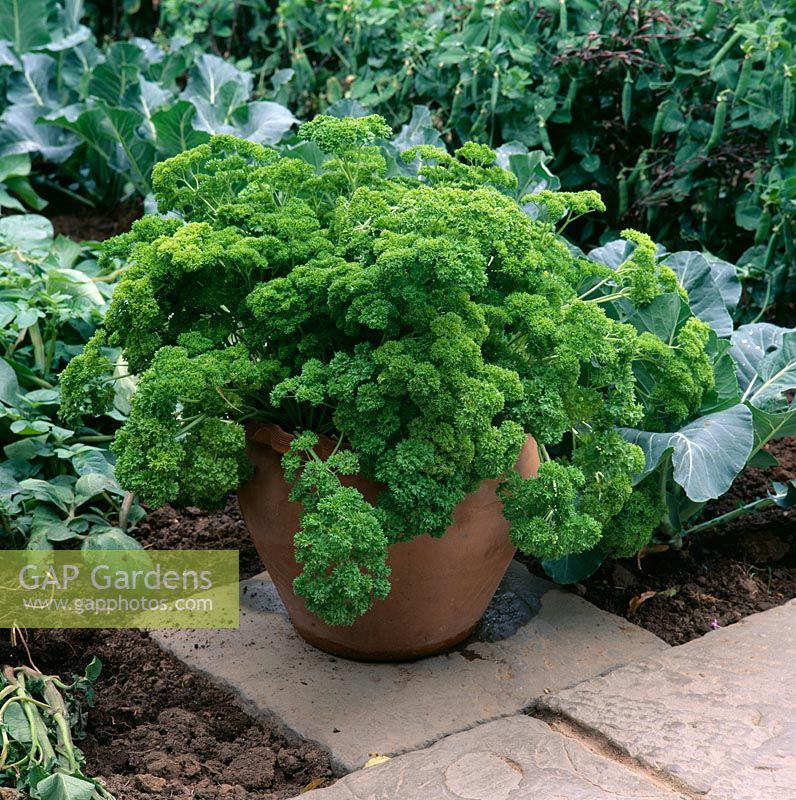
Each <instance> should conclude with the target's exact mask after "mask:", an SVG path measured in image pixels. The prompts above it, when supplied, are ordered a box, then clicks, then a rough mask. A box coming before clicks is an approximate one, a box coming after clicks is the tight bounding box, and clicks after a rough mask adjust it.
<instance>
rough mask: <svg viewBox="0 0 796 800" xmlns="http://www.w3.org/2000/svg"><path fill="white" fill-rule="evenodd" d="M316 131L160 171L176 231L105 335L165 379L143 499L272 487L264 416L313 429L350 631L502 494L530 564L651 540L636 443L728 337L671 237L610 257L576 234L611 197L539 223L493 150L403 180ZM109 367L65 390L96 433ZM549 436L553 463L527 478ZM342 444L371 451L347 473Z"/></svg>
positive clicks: (433, 154)
mask: <svg viewBox="0 0 796 800" xmlns="http://www.w3.org/2000/svg"><path fill="white" fill-rule="evenodd" d="M300 135H301V136H302V138H303V139H304V140H305V143H304V144H302V145H301V146H299V147H296V148H293V149H291V150H286V151H284V152H282V153H279V152H277V151H276V150H274V149H269V148H266V147H263V146H260V145H257V144H253V143H251V142H246V141H242V140H238V139H235V138H232V137H229V136H217V137H214V138H213V139H212V140H211V141H210V142H208V143H207V144H203V145H201V146H199V147H196V148H194V149H192V150H189V151H187V152H185V153H183V154H181V155H179V156H177V157H175V158H171V159H169V160H168V161H166V162H164V163H162V164H159V165H157V166H156V167H155V170H154V173H153V185H154V189H155V193H156V196H157V199H158V207H159V210H160V212H161V213H163V214H165V213H167V212H171V213H170V215H169V217H155V216H149V217H145V218H144V219H142V220H140V221H138V222H137V223H135V225H134V226H133V230H132V231H131V232H130V233H127V234H123V235H121V236H118V237H116V238H115V239H112V240H111V241H110V242H109V244H108V245H107V247H106V250H105V253H104V258H105V259H106V261H108V262H112V263H113V266H114V267H115V268H121V269H123V270H124V276H123V278H122V280H121V283H120V284H119V288H118V289H117V291H116V294H115V296H114V298H113V303H112V305H111V307H110V311H109V313H108V315H107V318H106V321H105V326H104V329H103V330H102V331H101V332H99V333H98V334H97V337H98V338H97V341H100V340H102V341H103V342H104V343H105V344H107V345H108V346H110V347H120V348H122V350H123V353H124V356H125V358H126V360H127V363H128V365H129V368H130V369H131V370H132V371H133V372H134V373H137V374H138V376H139V381H138V388H137V391H136V394H135V396H134V398H133V402H132V411H131V414H130V418H129V420H128V421H127V422H126V423H125V425H124V426H123V427H122V429H121V430H120V432H119V433H118V435H117V437H116V441H115V444H114V450H115V452H116V454H117V474H118V477H119V480H120V482H121V483H122V485H123V486H125V487H126V488H128V489H130V490H132V491H134V492H136V493H137V494H138V495H139V496H140V498H141V500H142V501H143V502H144V503H146V504H149V505H160V504H163V503H166V502H169V501H177V502H181V503H192V504H199V505H204V506H208V505H211V504H213V503H219V502H222V501H223V500H224V498H225V496H226V495H227V493H228V492H230V491H232V490H234V489H235V488H236V487H237V485H238V484H239V482H240V481H241V480H242V479H244V478H245V477H246V476H247V474H248V464H247V461H246V458H245V455H244V442H245V425H246V423H247V422H248V421H252V420H262V421H274V422H277V423H278V424H280V425H281V426H282V427H283V428H285V429H286V430H288V431H290V432H292V433H295V434H296V439H295V441H294V443H293V447H292V448H291V450H290V452H289V453H288V454H287V455H286V456H285V457H284V468H285V474H286V477H287V478H288V480H291V481H295V483H294V484H293V495H292V496H293V499H294V500H297V501H300V502H301V503H302V504H303V507H304V515H303V519H302V525H301V530H300V531H299V533H298V534H297V535H296V539H295V545H296V557H297V560H298V561H299V563H301V564H302V565H303V572H302V574H301V575H300V576H299V577H298V578H297V579H296V581H295V589H296V591H297V592H298V593H299V594H301V595H302V596H303V597H304V598H305V600H306V603H307V606H308V607H309V608H310V609H311V610H312V611H313V612H314V613H316V614H317V615H318V616H320V617H321V618H322V619H324V620H325V621H326V622H328V623H331V624H338V625H345V624H350V623H351V622H353V620H354V619H356V617H358V616H359V615H360V614H362V613H363V612H365V611H366V610H367V609H368V608H369V607H370V606H371V604H372V603H373V601H374V599H376V598H380V597H384V596H385V595H386V594H387V593H388V592H389V582H388V577H389V571H388V569H387V567H386V565H385V560H386V556H387V548H388V546H389V545H390V544H391V543H393V542H396V541H398V540H402V539H406V538H410V537H412V536H415V535H418V534H421V533H429V534H431V535H432V536H441V535H442V534H443V533H444V531H445V529H446V527H447V526H448V525H449V524H450V521H451V514H452V511H453V509H454V507H455V506H456V505H457V504H458V503H459V502H460V501H461V500H462V499H463V498H464V497H465V495H467V494H468V493H469V492H472V491H473V490H474V489H475V488H476V487H477V486H478V484H479V482H481V481H482V480H484V479H487V478H500V479H501V481H502V483H501V488H500V493H501V495H502V498H503V501H504V506H505V514H506V517H507V518H508V520H509V521H510V524H511V537H512V539H513V541H514V542H515V543H516V544H517V546H518V547H519V548H520V549H521V550H523V551H524V552H526V553H531V554H534V555H537V556H538V557H540V558H543V559H554V558H558V557H561V556H564V555H567V554H571V553H578V552H582V551H585V550H588V549H589V548H591V547H593V546H594V545H595V544H596V543H598V542H600V541H604V542H605V543H606V544H607V546H608V547H609V548H610V550H611V552H613V553H617V554H624V553H630V552H634V551H635V550H637V549H638V548H639V547H640V546H642V545H643V544H644V543H645V542H646V541H647V540H648V539H649V536H650V533H651V531H652V529H653V528H654V527H655V525H656V521H657V520H659V519H660V517H661V515H662V513H663V511H664V509H662V508H660V507H659V505H658V504H657V501H656V499H655V497H656V496H655V495H654V494H653V493H644V492H643V491H642V492H634V489H633V486H632V480H631V476H632V475H633V474H634V473H636V472H638V471H639V470H640V469H641V467H642V466H643V463H644V457H643V455H642V451H641V449H640V448H639V447H637V446H636V445H635V444H632V443H630V442H628V441H626V440H625V439H624V438H623V437H622V436H621V435H619V434H618V433H617V432H616V430H615V428H616V427H617V426H627V427H641V426H645V427H647V428H649V429H652V430H664V429H666V428H667V426H669V425H671V424H676V423H677V422H679V421H681V420H682V419H684V418H685V417H686V416H687V415H688V414H689V413H690V412H691V411H692V410H693V409H694V408H695V407H696V406H698V405H699V403H700V402H701V398H702V395H703V394H704V393H705V392H706V391H708V390H709V389H710V387H711V385H712V384H711V382H712V371H711V362H710V356H709V354H708V347H707V345H708V339H709V329H708V327H707V326H706V325H705V324H704V323H702V322H700V321H699V320H697V319H696V318H695V317H693V316H692V315H691V314H690V311H689V310H688V307H687V305H686V303H685V300H684V292H683V291H682V289H680V288H679V286H678V284H677V279H676V277H675V274H674V272H672V270H670V269H669V268H668V267H666V266H664V265H661V264H660V263H658V261H657V259H656V258H655V246H654V244H653V243H652V242H651V240H650V239H649V238H648V237H647V236H645V235H644V234H642V233H638V232H636V231H626V232H625V234H624V236H625V238H626V239H627V241H628V249H629V255H628V257H627V258H626V259H625V260H624V262H623V263H622V264H621V265H620V266H619V267H618V268H612V267H609V266H606V265H603V264H600V263H597V262H595V261H593V260H589V259H587V258H585V257H584V256H582V255H581V254H580V253H579V251H577V250H576V249H575V248H573V247H572V246H570V245H569V244H567V242H566V241H565V240H564V239H563V238H562V237H561V235H560V234H559V233H558V229H559V228H560V226H561V225H563V224H566V222H567V221H568V220H570V219H571V218H574V217H576V216H578V215H581V214H585V213H589V212H593V211H601V210H603V204H602V202H601V200H600V197H599V196H598V195H597V194H596V193H595V192H582V193H549V192H542V193H540V194H536V195H533V196H532V197H530V198H524V201H525V202H526V203H527V202H531V203H532V204H533V206H534V209H535V211H534V213H533V214H532V215H529V214H527V213H525V211H524V210H523V208H522V207H521V206H520V205H519V204H518V202H517V201H516V199H514V194H515V192H516V179H515V177H514V175H512V174H511V173H510V172H507V171H504V170H503V169H501V168H500V167H498V166H497V164H496V158H495V154H494V153H493V152H492V151H491V150H490V149H489V148H488V147H486V146H484V145H477V144H472V143H469V144H466V145H464V146H463V147H461V148H460V149H458V150H457V151H456V152H455V153H454V154H452V155H451V154H449V153H447V152H446V151H444V150H442V149H439V148H436V147H432V146H425V145H424V146H419V147H414V148H411V149H409V150H407V151H406V152H404V153H403V154H402V155H403V162H401V163H396V161H395V160H394V157H393V156H392V155H391V154H394V153H395V150H394V148H391V147H389V146H388V145H387V143H386V141H385V140H388V139H389V137H390V135H391V132H390V130H389V128H388V127H387V126H386V124H385V122H384V120H383V119H382V118H380V117H378V116H375V115H374V116H369V117H362V118H358V119H337V118H333V117H327V116H320V117H317V118H316V119H314V120H313V121H312V122H308V123H306V124H305V125H303V126H302V128H301V131H300ZM305 159H306V160H305ZM661 297H663V298H668V299H669V300H673V301H675V302H677V303H682V306H683V313H682V320H681V322H680V324H679V326H678V328H677V331H676V334H675V335H674V336H673V337H671V338H669V339H666V340H663V339H660V338H657V337H656V336H654V335H653V334H652V333H650V332H649V331H648V330H646V329H645V328H644V325H643V324H642V323H640V322H639V321H638V319H636V316H637V314H638V313H639V310H643V309H644V308H645V307H647V306H649V305H650V304H651V303H652V302H653V301H656V300H657V299H658V298H661ZM100 352H101V351H100V350H99V347H98V346H96V345H94V346H91V347H89V348H87V350H86V354H85V356H82V357H78V358H75V359H74V360H73V361H72V363H71V364H70V367H69V369H68V370H67V372H66V374H65V376H64V378H63V381H62V390H63V395H64V409H66V411H67V416H68V417H70V418H72V419H76V418H78V417H79V416H80V415H81V413H83V412H87V413H88V412H90V413H96V412H97V408H98V407H99V406H101V405H102V403H104V402H106V400H107V397H108V392H107V389H106V388H105V385H104V381H105V380H107V379H109V378H110V373H111V365H109V364H102V363H101V359H100V358H98V357H97V354H98V353H100ZM527 434H531V435H532V436H533V437H534V438H535V439H536V441H537V443H538V446H539V452H540V455H541V459H542V462H543V463H542V465H541V468H540V470H539V476H538V478H537V479H530V480H523V479H522V478H521V477H520V475H519V474H518V473H517V472H516V471H515V470H514V469H513V465H514V463H515V461H516V459H517V456H518V454H519V451H520V449H521V447H522V446H523V443H524V442H525V439H526V435H527ZM318 435H324V436H328V437H331V438H332V439H334V440H336V441H337V442H338V443H340V444H342V443H345V444H346V445H347V447H339V448H338V449H337V451H336V452H335V454H334V455H333V456H332V457H330V458H328V459H327V460H325V461H324V460H322V459H321V458H320V457H319V456H318V455H317V453H316V452H315V444H316V442H317V436H318ZM354 472H359V473H361V474H363V475H365V476H366V477H368V478H370V479H372V480H374V481H378V482H381V483H383V484H384V485H385V489H384V490H383V491H382V492H381V494H380V496H379V499H378V503H377V504H376V505H372V504H371V503H369V502H367V501H366V500H365V498H364V497H363V496H362V495H361V494H360V493H359V492H358V491H357V490H355V489H352V488H350V487H345V486H343V485H341V483H340V480H339V477H340V476H341V475H346V474H351V473H354ZM624 517H629V518H630V519H629V521H628V522H627V523H626V522H624V521H623V522H622V524H621V525H620V524H616V520H618V519H623V518H624Z"/></svg>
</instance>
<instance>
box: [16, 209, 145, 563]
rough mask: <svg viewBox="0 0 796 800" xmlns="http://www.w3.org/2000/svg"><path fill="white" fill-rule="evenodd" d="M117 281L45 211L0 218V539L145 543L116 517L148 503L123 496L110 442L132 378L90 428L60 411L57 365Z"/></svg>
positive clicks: (101, 545)
mask: <svg viewBox="0 0 796 800" xmlns="http://www.w3.org/2000/svg"><path fill="white" fill-rule="evenodd" d="M111 280H112V276H110V277H109V276H107V275H101V274H100V270H99V268H98V266H97V262H96V261H95V260H94V259H93V258H91V254H90V253H87V252H86V251H84V250H83V248H81V247H80V246H79V245H77V244H76V243H75V242H73V241H71V240H69V239H67V238H65V237H63V236H58V237H56V238H53V230H52V225H51V224H50V222H49V221H48V220H46V219H45V218H44V217H39V216H35V215H17V216H13V217H4V218H2V219H0V447H2V451H3V454H4V460H0V547H7V548H18V547H30V548H36V549H46V548H51V547H53V546H55V545H58V544H61V543H63V542H73V541H80V543H81V546H82V547H83V548H84V549H114V548H117V547H124V548H136V547H138V544H137V543H136V542H135V541H134V540H133V539H131V538H130V537H129V536H127V535H125V534H124V533H123V531H122V530H121V529H120V528H119V527H118V526H117V523H119V522H120V516H121V518H122V519H121V524H122V526H123V527H125V524H124V520H125V518H126V520H127V522H128V523H129V524H131V525H134V523H135V521H136V520H137V519H139V518H140V515H141V509H140V508H139V507H137V506H133V507H129V500H128V501H127V503H125V499H124V498H125V493H124V492H123V491H122V489H121V488H120V487H119V485H118V483H117V482H116V479H115V477H114V472H113V459H112V456H111V454H110V453H109V451H108V450H107V449H106V446H107V442H108V441H110V440H111V439H112V438H113V435H112V432H113V430H114V429H115V428H116V427H118V423H119V421H121V420H123V419H124V416H123V415H122V413H120V410H119V409H122V410H126V403H127V400H128V398H129V390H130V386H129V381H126V380H125V379H124V378H119V379H118V380H116V381H115V385H116V386H117V387H118V388H117V390H115V391H113V392H112V395H113V399H114V401H115V408H114V409H113V410H112V411H111V412H110V415H109V416H108V417H105V418H104V419H96V420H92V421H91V423H90V425H91V426H90V427H81V428H79V429H70V428H65V427H63V426H62V425H60V424H58V422H57V419H56V415H57V413H58V408H59V404H60V390H59V388H58V374H59V373H60V371H61V370H62V369H63V367H64V366H65V365H66V364H67V362H68V361H69V360H70V358H72V357H73V356H74V355H76V354H77V353H79V352H81V351H82V349H83V345H84V343H85V342H86V341H87V340H88V339H89V338H90V337H91V335H92V333H93V332H94V329H95V327H96V326H97V325H98V324H99V322H100V321H101V319H102V315H103V313H104V311H105V308H106V307H107V303H108V300H109V297H110V294H111V287H112V283H111ZM109 355H110V356H113V354H112V353H110V354H109ZM103 445H104V446H103Z"/></svg>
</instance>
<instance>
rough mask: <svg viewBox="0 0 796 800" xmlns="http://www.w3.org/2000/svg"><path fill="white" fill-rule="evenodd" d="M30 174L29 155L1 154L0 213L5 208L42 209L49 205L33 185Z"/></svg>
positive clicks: (19, 209) (17, 209) (20, 209)
mask: <svg viewBox="0 0 796 800" xmlns="http://www.w3.org/2000/svg"><path fill="white" fill-rule="evenodd" d="M29 176H30V158H28V156H27V155H10V156H0V213H2V211H3V209H4V208H10V209H13V210H14V211H24V210H25V208H26V207H27V208H32V209H35V210H36V211H41V209H43V208H44V207H45V206H46V205H47V203H46V201H45V200H43V199H42V198H41V197H39V195H38V194H36V192H35V190H34V189H33V187H32V186H31V184H30V178H29Z"/></svg>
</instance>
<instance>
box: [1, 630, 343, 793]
mask: <svg viewBox="0 0 796 800" xmlns="http://www.w3.org/2000/svg"><path fill="white" fill-rule="evenodd" d="M28 647H29V649H30V651H31V654H32V656H33V659H34V661H35V662H36V665H37V666H38V667H39V668H40V669H42V670H43V671H45V672H50V671H51V672H53V673H59V674H61V675H68V674H69V673H70V672H82V671H83V668H84V667H85V665H86V663H87V662H88V661H89V660H90V659H91V657H92V656H93V655H96V656H97V657H98V658H99V659H100V660H101V661H102V662H103V666H104V669H103V674H102V676H101V677H100V680H99V682H98V685H97V700H96V702H97V705H96V708H94V709H93V710H91V711H90V712H89V725H88V738H87V739H85V740H83V741H82V742H79V743H78V746H79V747H81V749H82V750H83V752H84V754H85V756H86V758H87V760H88V765H89V768H90V770H91V772H92V774H94V775H98V776H102V777H103V778H104V779H105V781H106V783H107V786H108V789H109V790H110V791H111V792H112V793H113V794H115V795H116V796H117V797H118V798H119V800H144V798H170V800H187V799H188V798H202V800H264V799H265V798H269V800H270V798H283V797H293V796H294V795H296V794H298V793H299V792H300V791H301V790H302V789H303V788H304V787H305V786H307V785H308V784H312V785H313V786H316V785H321V784H323V783H324V782H325V780H326V779H328V778H330V777H331V770H330V767H329V759H328V756H327V755H326V753H325V752H324V751H323V750H321V749H320V748H319V747H317V746H315V745H312V744H308V743H306V742H301V741H298V742H288V741H287V740H286V739H285V738H284V736H282V735H281V734H280V733H279V731H278V729H277V727H276V725H274V724H268V723H264V722H259V721H256V720H254V719H252V718H251V717H249V716H248V715H247V714H246V713H244V712H243V711H242V710H241V709H240V708H238V707H237V706H236V705H235V704H234V702H233V699H232V696H231V695H230V694H228V693H226V692H224V691H222V690H220V689H218V688H216V687H214V686H212V685H211V684H210V683H209V682H208V681H207V680H206V679H205V678H203V677H202V676H200V675H198V674H196V673H193V672H191V671H190V670H188V669H186V668H185V667H184V666H183V665H182V664H181V663H180V662H179V661H177V660H176V659H175V658H173V657H171V656H169V655H166V654H165V653H163V652H162V651H161V650H160V648H159V647H158V646H157V645H156V644H155V643H154V642H153V641H151V639H150V638H149V636H148V634H147V633H146V632H145V631H131V630H115V631H106V630H96V631H94V630H78V631H35V632H30V634H29V640H28ZM25 661H26V654H25V652H24V650H23V649H22V648H17V649H12V648H11V647H10V646H9V644H8V643H7V641H0V663H24V662H25ZM0 794H2V793H1V792H0Z"/></svg>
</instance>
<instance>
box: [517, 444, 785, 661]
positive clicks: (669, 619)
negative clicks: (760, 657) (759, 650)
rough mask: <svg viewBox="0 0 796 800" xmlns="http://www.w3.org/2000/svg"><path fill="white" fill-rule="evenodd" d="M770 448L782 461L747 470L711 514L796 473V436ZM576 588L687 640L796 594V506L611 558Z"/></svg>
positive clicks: (670, 637)
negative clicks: (638, 554) (674, 544)
mask: <svg viewBox="0 0 796 800" xmlns="http://www.w3.org/2000/svg"><path fill="white" fill-rule="evenodd" d="M768 450H769V452H770V453H771V454H772V455H773V456H774V457H775V458H777V459H778V461H779V462H780V463H779V466H778V467H775V468H772V469H770V470H765V471H764V470H758V469H748V470H746V472H745V473H744V474H743V475H742V476H741V477H740V478H738V480H736V482H735V484H734V485H733V486H732V488H731V489H730V491H729V492H728V493H727V494H726V495H724V496H723V497H721V498H720V499H719V500H716V501H714V502H713V503H711V504H710V505H708V506H707V507H706V509H705V512H704V518H705V519H712V518H714V517H716V516H718V515H720V514H724V513H726V512H728V511H732V510H733V509H734V508H736V507H738V506H739V505H743V504H744V503H748V502H751V501H752V500H756V499H758V498H760V497H764V496H765V495H766V494H767V493H768V491H769V487H770V483H771V481H772V480H775V481H780V482H784V481H787V480H791V479H793V478H796V437H794V438H790V439H781V440H779V441H778V442H774V443H773V444H772V445H770V446H769V447H768ZM529 567H530V568H531V569H532V570H533V571H535V572H537V573H538V574H542V575H543V574H544V573H543V572H542V571H541V568H540V567H539V566H538V565H535V564H531V563H529ZM570 588H571V590H572V591H575V592H577V593H578V594H580V595H581V596H582V597H584V598H585V599H586V600H588V601H589V602H591V603H594V605H596V606H599V607H600V608H602V609H605V610H606V611H610V612H612V613H614V614H618V615H620V616H622V617H625V618H627V619H628V620H630V621H631V622H633V623H635V624H636V625H639V626H640V627H642V628H646V629H647V630H649V631H651V632H652V633H654V634H656V635H657V636H659V637H660V638H661V639H663V640H664V641H665V642H668V643H669V644H671V645H678V644H683V643H685V642H688V641H690V640H692V639H696V638H698V637H700V636H702V635H704V634H706V633H708V632H709V631H711V630H715V629H716V628H717V627H724V626H726V625H731V624H732V623H734V622H738V621H739V620H741V619H743V618H744V617H746V616H749V615H750V614H754V613H756V612H758V611H765V610H766V609H769V608H773V607H774V606H778V605H781V604H782V603H785V602H787V601H788V600H791V599H792V598H794V597H796V509H782V508H779V507H778V506H772V507H770V508H767V509H765V510H763V511H761V512H758V513H755V514H747V515H744V516H741V517H738V518H736V519H734V520H732V521H731V522H728V523H725V524H724V525H722V526H720V527H717V528H715V529H710V530H706V531H703V532H702V533H699V534H695V536H694V537H693V539H688V538H686V540H685V542H684V545H683V548H682V549H681V550H679V551H674V550H668V551H666V552H661V553H653V554H649V555H647V556H646V557H644V558H641V559H639V558H627V559H620V560H617V561H612V562H609V563H606V564H604V565H603V566H602V567H601V568H600V569H599V570H598V571H597V572H596V573H595V574H594V575H593V576H591V577H590V578H588V579H587V580H584V581H583V582H582V583H579V584H576V585H575V586H573V587H570Z"/></svg>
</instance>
